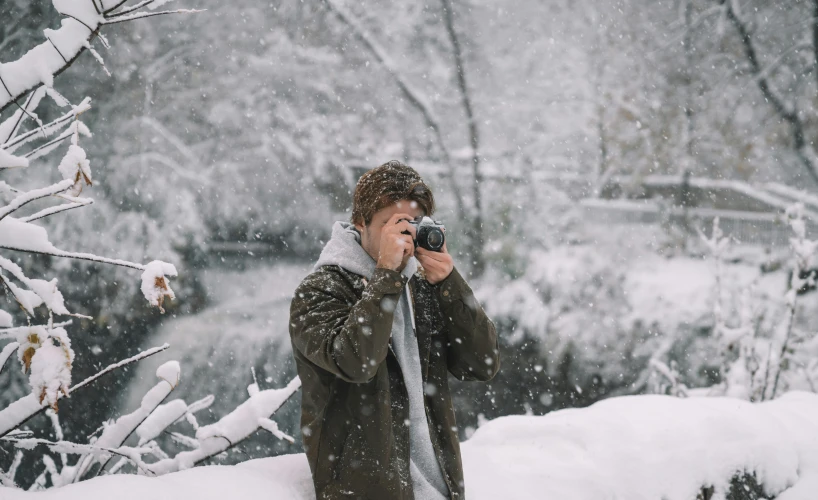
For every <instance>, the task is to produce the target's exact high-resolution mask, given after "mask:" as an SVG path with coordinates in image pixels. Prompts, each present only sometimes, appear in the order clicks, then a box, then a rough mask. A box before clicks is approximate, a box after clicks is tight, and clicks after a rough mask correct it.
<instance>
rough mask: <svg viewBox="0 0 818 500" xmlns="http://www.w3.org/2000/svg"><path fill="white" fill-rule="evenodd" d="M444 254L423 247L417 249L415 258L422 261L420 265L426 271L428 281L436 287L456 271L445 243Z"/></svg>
mask: <svg viewBox="0 0 818 500" xmlns="http://www.w3.org/2000/svg"><path fill="white" fill-rule="evenodd" d="M442 250H443V251H442V252H433V251H431V250H426V249H425V248H423V247H417V250H416V252H415V257H416V258H417V259H418V261H420V265H422V266H423V269H424V270H425V271H426V281H428V282H429V283H431V284H433V285H436V284H438V283H440V282H441V281H443V280H445V279H446V278H448V277H449V274H451V272H452V269H454V261H453V260H452V256H451V255H449V250H448V249H447V248H446V242H443V249H442Z"/></svg>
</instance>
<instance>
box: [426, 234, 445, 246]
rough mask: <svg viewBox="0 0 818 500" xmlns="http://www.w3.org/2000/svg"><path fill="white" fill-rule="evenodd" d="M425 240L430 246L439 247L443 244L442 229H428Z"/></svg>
mask: <svg viewBox="0 0 818 500" xmlns="http://www.w3.org/2000/svg"><path fill="white" fill-rule="evenodd" d="M426 242H427V243H428V244H429V247H430V248H440V247H442V246H443V231H441V230H440V229H433V230H431V231H429V234H428V235H427V236H426Z"/></svg>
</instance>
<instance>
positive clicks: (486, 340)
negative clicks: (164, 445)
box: [290, 161, 500, 500]
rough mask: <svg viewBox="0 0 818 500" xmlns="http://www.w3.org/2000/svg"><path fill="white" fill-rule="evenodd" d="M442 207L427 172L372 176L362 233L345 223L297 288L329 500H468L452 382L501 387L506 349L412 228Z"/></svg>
mask: <svg viewBox="0 0 818 500" xmlns="http://www.w3.org/2000/svg"><path fill="white" fill-rule="evenodd" d="M434 210H435V202H434V196H433V195H432V192H431V190H430V189H429V187H428V186H426V184H425V183H424V182H423V180H422V179H421V177H420V175H418V173H417V172H416V171H415V170H414V169H412V168H410V167H408V166H406V165H403V164H401V163H400V162H397V161H390V162H389V163H386V164H384V165H381V166H380V167H378V168H375V169H373V170H370V171H369V172H367V173H365V174H364V175H363V176H362V177H361V179H360V180H359V181H358V184H357V186H356V188H355V194H354V199H353V208H352V224H350V223H346V222H341V221H338V222H336V223H335V225H334V226H333V228H332V238H331V239H330V241H329V242H328V243H327V244H326V246H325V247H324V250H323V251H322V253H321V256H320V258H319V259H318V262H317V263H316V264H315V270H314V272H313V273H312V274H310V275H309V276H307V277H306V278H305V279H304V281H302V282H301V284H300V285H299V286H298V288H297V289H296V291H295V294H294V297H293V301H292V304H291V307H290V338H291V340H292V344H293V354H294V356H295V361H296V367H297V368H298V375H299V376H300V377H301V382H302V384H303V385H302V387H303V394H302V403H301V433H302V436H303V438H304V448H305V451H306V453H307V459H308V461H309V464H310V469H311V471H312V478H313V483H314V485H315V493H316V496H317V498H318V499H319V500H324V499H336V498H344V499H349V498H360V499H378V500H382V499H384V500H389V499H400V500H411V499H417V500H425V499H435V500H437V499H446V498H451V499H458V500H461V499H463V498H464V483H463V468H462V463H461V458H460V445H459V442H458V439H457V425H456V422H455V415H454V408H453V407H452V401H451V394H450V392H449V384H448V373H451V374H452V375H454V376H455V377H457V378H459V379H460V380H481V381H487V380H490V379H491V378H492V377H494V375H495V374H496V373H497V370H498V369H499V366H500V359H499V347H498V344H497V334H496V331H495V328H494V324H493V323H492V322H491V320H489V318H488V317H487V316H486V314H485V312H484V311H483V309H482V308H481V307H480V305H479V304H478V303H477V301H476V300H475V298H474V294H473V293H472V290H471V289H470V288H469V286H468V285H467V284H466V282H465V281H464V280H463V278H462V277H461V276H460V274H459V273H458V271H457V269H455V267H454V264H453V262H452V257H451V255H449V253H448V250H447V248H446V246H445V245H444V246H443V248H442V251H441V252H433V251H429V250H426V249H424V248H422V247H417V248H415V245H414V242H413V241H414V237H415V234H416V233H415V228H414V226H412V225H411V224H409V222H407V221H409V220H413V219H415V218H416V217H418V216H431V215H432V214H433V213H434ZM404 233H408V234H404ZM419 265H420V266H422V268H421V267H419Z"/></svg>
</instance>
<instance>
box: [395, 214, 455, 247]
mask: <svg viewBox="0 0 818 500" xmlns="http://www.w3.org/2000/svg"><path fill="white" fill-rule="evenodd" d="M407 222H408V223H409V224H412V225H413V226H415V231H416V234H417V235H416V236H415V248H417V247H422V248H425V249H426V250H431V251H432V252H442V251H443V243H445V242H446V236H445V234H444V233H443V223H441V222H439V221H436V220H432V219H431V218H430V217H418V218H417V219H415V220H410V221H407ZM403 233H404V234H409V232H408V231H404V232H403Z"/></svg>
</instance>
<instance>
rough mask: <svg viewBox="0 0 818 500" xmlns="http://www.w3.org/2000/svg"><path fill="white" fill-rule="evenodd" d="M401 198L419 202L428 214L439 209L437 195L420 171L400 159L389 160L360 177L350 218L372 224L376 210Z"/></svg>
mask: <svg viewBox="0 0 818 500" xmlns="http://www.w3.org/2000/svg"><path fill="white" fill-rule="evenodd" d="M400 200H410V201H414V202H417V204H418V206H419V207H420V208H422V209H423V211H424V212H425V215H428V216H431V215H432V214H433V213H434V212H435V197H434V195H433V194H432V190H431V189H429V186H427V185H426V183H425V182H423V179H422V178H421V177H420V174H418V173H417V171H415V169H414V168H412V167H410V166H408V165H404V164H403V163H401V162H399V161H397V160H392V161H388V162H386V163H384V164H383V165H381V166H380V167H377V168H373V169H372V170H370V171H368V172H367V173H365V174H364V175H362V176H361V178H360V179H358V184H357V185H356V186H355V195H354V196H353V198H352V217H350V221H351V222H352V223H353V224H362V225H364V226H368V225H369V223H370V222H372V216H373V215H375V213H376V212H378V211H379V210H381V209H382V208H386V207H388V206H391V205H394V204H395V203H397V202H398V201H400Z"/></svg>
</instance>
